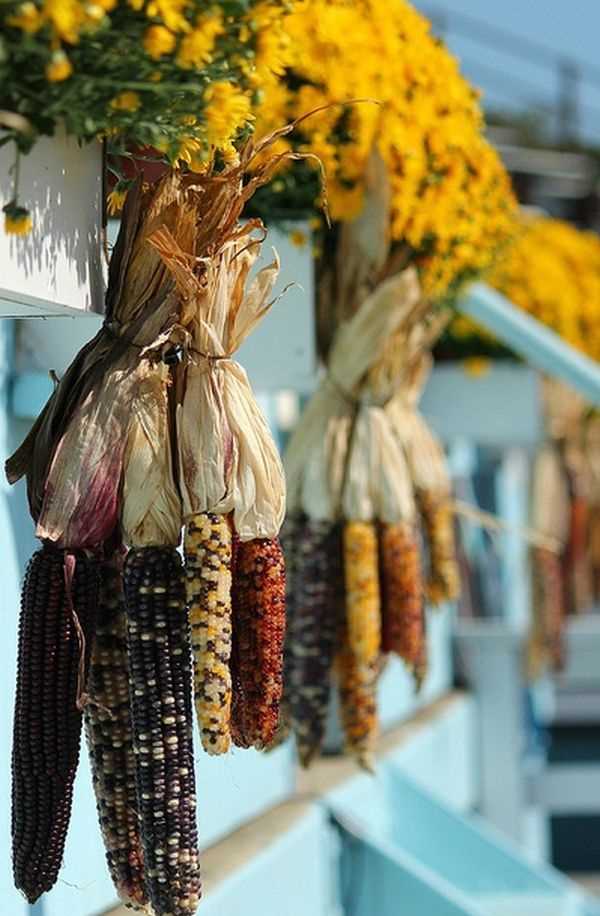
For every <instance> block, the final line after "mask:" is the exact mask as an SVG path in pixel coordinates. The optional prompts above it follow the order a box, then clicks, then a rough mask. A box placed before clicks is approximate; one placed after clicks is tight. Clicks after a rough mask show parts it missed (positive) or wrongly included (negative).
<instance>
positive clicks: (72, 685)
mask: <svg viewBox="0 0 600 916" xmlns="http://www.w3.org/2000/svg"><path fill="white" fill-rule="evenodd" d="M97 600H98V570H97V564H96V563H95V562H94V560H92V559H88V558H87V557H86V556H85V555H84V554H77V555H75V554H70V555H69V556H68V557H67V556H66V555H65V553H64V552H63V551H62V550H58V549H56V548H55V547H53V546H52V545H50V544H45V545H44V546H43V547H42V549H41V550H38V551H37V552H36V553H35V554H34V555H33V557H32V558H31V560H30V562H29V566H28V567H27V572H26V575H25V582H24V584H23V592H22V599H21V619H20V632H19V654H18V669H17V693H16V701H15V719H14V738H13V754H12V773H13V784H12V841H13V870H14V878H15V884H16V886H17V887H18V888H19V889H20V890H22V891H23V893H24V894H25V896H26V897H27V899H28V900H29V901H30V902H34V901H35V900H37V898H38V897H39V896H40V895H41V894H42V893H43V892H44V891H47V890H50V888H51V887H52V886H53V885H54V883H55V882H56V879H57V877H58V872H59V869H60V866H61V862H62V857H63V851H64V845H65V839H66V835H67V828H68V825H69V819H70V815H71V802H72V798H73V782H74V779H75V773H76V770H77V764H78V761H79V745H80V738H81V710H80V708H79V706H80V700H81V699H82V692H83V690H84V688H85V677H86V674H87V666H88V664H89V656H90V651H91V646H92V640H93V633H94V618H95V614H96V605H97Z"/></svg>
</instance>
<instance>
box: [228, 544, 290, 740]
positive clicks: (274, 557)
mask: <svg viewBox="0 0 600 916" xmlns="http://www.w3.org/2000/svg"><path fill="white" fill-rule="evenodd" d="M284 637H285V563H284V558H283V551H282V549H281V544H280V543H279V539H278V538H256V539H255V540H252V541H237V542H236V548H235V560H234V577H233V654H232V669H233V675H234V676H233V703H232V738H233V740H234V742H235V744H237V745H238V746H239V747H251V746H254V747H256V748H259V749H260V748H265V747H268V746H269V745H270V744H271V743H272V741H273V739H274V737H275V733H276V731H277V726H278V724H279V713H280V704H281V696H282V692H283V641H284Z"/></svg>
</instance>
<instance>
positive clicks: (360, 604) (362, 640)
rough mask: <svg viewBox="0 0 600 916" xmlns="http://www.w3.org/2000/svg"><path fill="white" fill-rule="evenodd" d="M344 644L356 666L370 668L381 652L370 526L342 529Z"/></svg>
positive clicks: (376, 574) (374, 551) (348, 524)
mask: <svg viewBox="0 0 600 916" xmlns="http://www.w3.org/2000/svg"><path fill="white" fill-rule="evenodd" d="M344 584H345V590H346V625H347V643H348V646H349V648H350V649H351V650H352V652H353V653H354V655H355V656H356V660H357V662H359V663H361V664H364V665H372V664H373V663H374V662H375V661H376V660H377V659H378V658H379V654H380V650H381V599H380V592H379V548H378V543H377V529H376V527H375V525H373V524H371V523H370V522H346V524H345V526H344Z"/></svg>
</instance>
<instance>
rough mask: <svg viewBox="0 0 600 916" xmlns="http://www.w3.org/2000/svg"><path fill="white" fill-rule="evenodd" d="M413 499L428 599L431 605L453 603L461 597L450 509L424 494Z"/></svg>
mask: <svg viewBox="0 0 600 916" xmlns="http://www.w3.org/2000/svg"><path fill="white" fill-rule="evenodd" d="M416 495H417V506H418V508H419V513H420V516H421V522H422V525H423V535H424V539H425V543H426V546H427V552H428V558H429V568H428V575H427V584H426V593H427V599H428V601H429V602H430V604H433V605H438V604H444V602H446V601H456V600H457V598H458V597H459V595H460V570H459V567H458V562H457V559H456V544H455V538H454V518H453V514H452V506H451V504H450V501H449V500H448V499H440V498H439V497H436V496H435V494H432V493H429V492H427V491H426V490H419V491H417V494H416Z"/></svg>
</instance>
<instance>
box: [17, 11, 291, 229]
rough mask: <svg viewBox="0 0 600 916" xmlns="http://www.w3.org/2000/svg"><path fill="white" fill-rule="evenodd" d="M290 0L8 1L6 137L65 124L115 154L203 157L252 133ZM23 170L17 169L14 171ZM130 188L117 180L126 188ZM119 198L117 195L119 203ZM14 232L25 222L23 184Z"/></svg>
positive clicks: (24, 140)
mask: <svg viewBox="0 0 600 916" xmlns="http://www.w3.org/2000/svg"><path fill="white" fill-rule="evenodd" d="M284 5H287V4H284V2H283V0H215V2H212V0H211V2H210V3H208V2H206V0H90V2H84V0H24V2H14V0H8V2H6V0H5V2H3V3H2V4H1V5H0V143H1V144H4V143H8V142H11V141H14V143H15V144H16V146H17V149H18V150H19V151H20V152H22V153H26V152H28V151H29V150H30V149H31V147H32V145H33V144H34V143H35V140H36V139H37V137H38V136H39V135H40V134H53V133H54V131H55V129H56V127H57V125H59V124H61V125H64V128H65V129H66V131H67V133H68V134H72V135H74V136H75V137H77V138H79V139H80V140H83V141H89V140H93V139H94V138H106V139H107V141H108V142H109V143H110V145H111V147H112V149H113V150H115V151H117V152H120V153H122V152H126V151H127V150H128V149H130V148H131V147H132V146H136V147H153V148H154V149H156V150H158V151H159V152H160V154H162V155H163V156H164V157H165V159H166V160H167V161H169V162H171V163H176V162H179V161H184V162H186V163H188V164H189V165H191V166H192V167H194V168H196V169H198V168H202V167H203V164H205V163H206V161H207V160H208V159H209V158H210V157H211V156H212V155H213V153H214V151H220V152H221V153H223V154H224V155H225V156H228V155H232V149H233V148H232V143H233V142H234V141H236V140H237V139H239V138H240V137H242V136H243V135H244V132H247V131H248V130H249V129H250V126H251V122H252V113H251V110H252V104H253V102H254V101H256V95H257V92H258V91H259V89H260V88H261V87H265V86H268V85H269V84H270V82H272V81H274V80H275V79H276V74H277V72H278V71H279V69H280V63H279V56H280V51H281V31H280V26H281V21H282V18H281V14H282V7H283V6H284ZM17 171H18V170H17ZM124 190H125V186H124V185H123V184H122V185H121V186H120V187H119V186H118V187H117V191H116V193H117V195H118V194H122V193H123V192H124ZM117 202H118V201H117ZM4 210H5V216H6V220H5V222H6V229H7V230H8V231H11V230H12V231H20V230H23V229H24V228H26V226H27V211H26V210H25V209H24V208H23V207H22V206H21V204H20V203H19V201H18V199H17V193H16V190H15V192H14V193H13V196H12V199H11V201H10V202H9V204H8V205H7V206H6V207H5V208H4Z"/></svg>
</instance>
